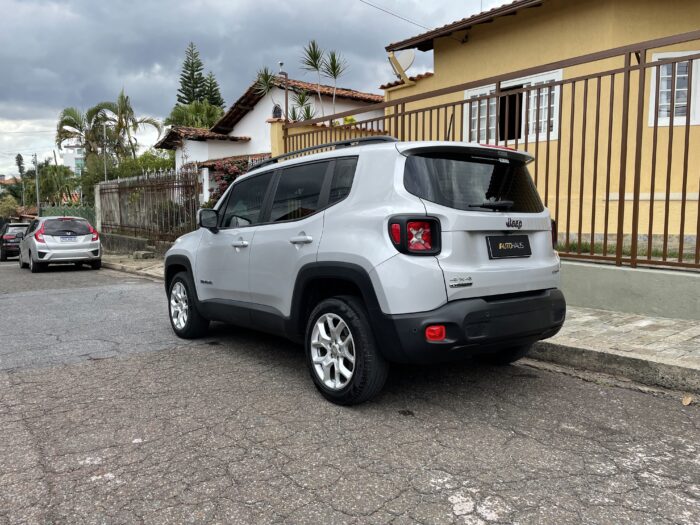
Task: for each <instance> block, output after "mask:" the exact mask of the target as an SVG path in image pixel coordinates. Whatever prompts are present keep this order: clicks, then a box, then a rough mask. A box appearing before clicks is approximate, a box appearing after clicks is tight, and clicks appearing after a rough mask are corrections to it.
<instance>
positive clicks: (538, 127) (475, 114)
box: [464, 70, 562, 144]
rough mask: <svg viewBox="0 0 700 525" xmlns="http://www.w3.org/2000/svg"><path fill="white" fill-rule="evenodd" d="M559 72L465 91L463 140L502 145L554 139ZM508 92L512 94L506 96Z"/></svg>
mask: <svg viewBox="0 0 700 525" xmlns="http://www.w3.org/2000/svg"><path fill="white" fill-rule="evenodd" d="M561 79H562V71H561V70H557V71H551V72H549V73H543V74H540V75H535V76H531V77H526V78H520V79H515V80H510V81H508V82H503V83H502V84H501V95H500V97H496V95H495V93H496V86H494V85H489V86H484V87H482V88H476V89H470V90H467V91H466V92H465V94H464V97H465V100H467V101H469V102H467V103H466V104H465V106H464V127H465V131H466V133H465V138H466V139H467V140H468V141H470V142H483V143H486V142H488V143H492V144H493V143H496V142H498V143H504V142H506V141H515V140H526V139H527V140H529V141H535V140H547V138H548V137H549V139H550V140H552V139H557V138H558V135H559V130H558V126H557V123H558V114H559V105H560V103H561V101H560V98H561V95H560V94H561V87H560V86H559V85H552V82H557V81H559V80H561ZM510 92H512V93H510Z"/></svg>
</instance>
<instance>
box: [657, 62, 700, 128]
mask: <svg viewBox="0 0 700 525" xmlns="http://www.w3.org/2000/svg"><path fill="white" fill-rule="evenodd" d="M698 53H700V51H688V52H682V53H657V54H654V55H653V57H652V59H653V61H657V60H667V59H673V58H682V57H684V56H688V55H694V54H698ZM699 62H700V60H697V59H696V60H678V61H674V62H670V63H667V64H661V65H660V66H658V69H659V71H658V81H659V85H658V87H657V85H656V83H657V71H656V68H655V67H651V68H649V71H650V72H651V96H650V100H649V125H650V126H653V125H654V122H655V118H654V116H655V112H656V115H657V122H658V124H659V125H660V126H668V125H669V124H670V123H671V118H673V125H674V126H684V125H685V124H686V122H687V119H688V118H690V124H691V125H698V124H700V114H699V113H700V111H699V110H698V104H697V102H696V100H697V97H698V96H700V67H698V63H699ZM691 67H692V71H691ZM689 82H690V84H689ZM657 93H658V97H659V98H658V105H657V100H656V97H657ZM672 106H673V107H672Z"/></svg>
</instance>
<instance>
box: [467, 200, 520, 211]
mask: <svg viewBox="0 0 700 525" xmlns="http://www.w3.org/2000/svg"><path fill="white" fill-rule="evenodd" d="M514 204H515V203H514V202H513V201H495V202H482V203H481V204H470V205H469V207H470V208H486V209H487V210H510V209H511V208H512V207H513V205H514Z"/></svg>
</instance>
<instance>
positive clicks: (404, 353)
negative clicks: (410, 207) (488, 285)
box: [378, 289, 566, 363]
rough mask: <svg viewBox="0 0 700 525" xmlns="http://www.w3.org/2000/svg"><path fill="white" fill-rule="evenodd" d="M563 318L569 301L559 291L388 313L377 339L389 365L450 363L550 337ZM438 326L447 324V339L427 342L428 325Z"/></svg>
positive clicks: (464, 300)
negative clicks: (393, 313)
mask: <svg viewBox="0 0 700 525" xmlns="http://www.w3.org/2000/svg"><path fill="white" fill-rule="evenodd" d="M565 315H566V301H565V300H564V295H563V294H562V292H561V291H560V290H558V289H549V290H540V291H538V292H532V293H527V294H510V295H505V296H496V297H493V298H489V297H486V298H476V299H462V300H458V301H452V302H449V303H447V304H445V305H444V306H441V307H440V308H437V309H436V310H432V311H430V312H421V313H416V314H402V315H386V314H384V315H383V317H384V319H383V322H382V323H381V324H382V325H383V327H382V328H380V337H378V339H379V340H380V344H381V349H382V352H383V355H384V357H386V358H387V359H388V360H390V361H395V362H404V363H430V362H437V361H449V360H454V359H463V358H467V357H472V356H476V355H479V354H485V353H490V352H495V351H498V350H501V349H505V348H509V347H513V346H519V345H528V344H532V343H534V342H535V341H539V340H542V339H547V338H548V337H552V336H553V335H555V334H556V333H557V332H558V331H559V329H560V328H561V327H562V325H563V324H564V317H565ZM434 324H441V325H445V327H446V333H447V336H446V339H445V340H444V341H440V342H429V341H427V340H426V339H425V329H426V327H427V326H429V325H434Z"/></svg>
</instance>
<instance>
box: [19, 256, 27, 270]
mask: <svg viewBox="0 0 700 525" xmlns="http://www.w3.org/2000/svg"><path fill="white" fill-rule="evenodd" d="M17 262H18V263H19V268H20V270H24V269H25V268H26V267H27V264H25V263H23V262H22V252H20V253H19V256H18V257H17Z"/></svg>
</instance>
